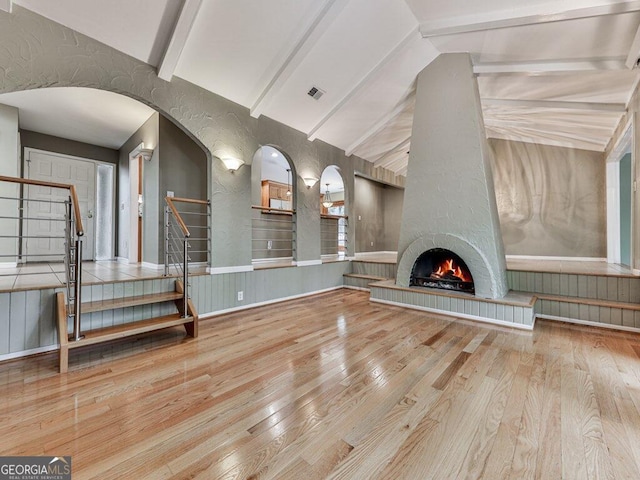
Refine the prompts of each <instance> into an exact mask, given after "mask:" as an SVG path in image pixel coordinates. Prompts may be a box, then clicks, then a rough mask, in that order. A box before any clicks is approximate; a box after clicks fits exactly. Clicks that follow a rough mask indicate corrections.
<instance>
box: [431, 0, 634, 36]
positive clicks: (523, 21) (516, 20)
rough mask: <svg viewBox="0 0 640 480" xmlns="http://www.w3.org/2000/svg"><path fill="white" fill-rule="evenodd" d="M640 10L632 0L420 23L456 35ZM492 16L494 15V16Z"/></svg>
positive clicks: (436, 31)
mask: <svg viewBox="0 0 640 480" xmlns="http://www.w3.org/2000/svg"><path fill="white" fill-rule="evenodd" d="M639 10H640V0H631V1H627V2H619V3H613V4H607V5H596V6H592V7H584V8H575V9H571V10H565V11H562V12H557V13H548V14H535V15H522V16H513V15H509V13H508V12H504V11H503V12H495V13H493V14H490V15H488V16H487V17H486V18H487V20H486V21H483V22H474V23H460V24H457V25H451V21H448V22H447V23H448V25H445V24H444V22H443V23H442V24H440V25H438V24H436V23H424V24H422V25H421V26H420V33H421V34H422V36H423V37H424V38H429V37H439V36H443V35H456V34H462V33H471V32H482V31H486V30H497V29H500V28H511V27H523V26H526V25H539V24H542V23H554V22H565V21H568V20H579V19H582V18H592V17H601V16H605V15H619V14H623V13H630V12H637V11H639ZM491 17H492V18H491Z"/></svg>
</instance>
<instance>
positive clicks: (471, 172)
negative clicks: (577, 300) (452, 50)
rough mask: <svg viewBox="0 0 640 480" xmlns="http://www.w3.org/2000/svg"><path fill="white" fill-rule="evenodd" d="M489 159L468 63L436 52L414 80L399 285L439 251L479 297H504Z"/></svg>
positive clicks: (501, 252) (464, 58)
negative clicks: (454, 261)
mask: <svg viewBox="0 0 640 480" xmlns="http://www.w3.org/2000/svg"><path fill="white" fill-rule="evenodd" d="M491 155H492V152H491V149H490V148H489V145H488V144H487V139H486V135H485V131H484V124H483V120H482V110H481V106H480V94H479V92H478V85H477V81H476V78H475V76H474V74H473V68H472V65H471V58H470V57H469V55H468V54H466V53H456V54H441V55H440V56H439V57H438V58H436V59H435V60H434V61H433V62H432V63H431V64H429V65H428V66H427V67H426V68H425V69H424V70H422V72H420V74H419V75H418V85H417V94H416V108H415V114H414V119H413V129H412V133H411V153H410V154H409V166H408V171H407V185H406V189H405V195H406V198H407V199H410V201H407V202H404V208H403V212H402V229H401V231H400V241H399V246H398V258H399V262H398V278H397V282H398V284H399V285H401V286H407V285H408V284H409V277H410V274H411V269H412V268H413V264H414V262H415V260H416V259H417V257H418V256H419V255H421V254H422V253H423V252H425V251H427V250H429V249H431V248H437V247H440V248H446V249H449V250H452V251H454V252H455V253H457V254H458V255H460V256H461V257H462V258H463V260H464V261H465V263H466V264H467V266H468V267H469V269H470V270H471V274H472V275H473V280H474V284H475V291H476V295H478V296H481V297H489V298H501V297H503V296H504V295H505V294H506V293H507V291H508V287H507V280H506V262H505V258H504V248H503V245H502V237H501V235H500V223H499V218H498V210H497V208H496V198H495V193H494V183H493V178H492V176H491Z"/></svg>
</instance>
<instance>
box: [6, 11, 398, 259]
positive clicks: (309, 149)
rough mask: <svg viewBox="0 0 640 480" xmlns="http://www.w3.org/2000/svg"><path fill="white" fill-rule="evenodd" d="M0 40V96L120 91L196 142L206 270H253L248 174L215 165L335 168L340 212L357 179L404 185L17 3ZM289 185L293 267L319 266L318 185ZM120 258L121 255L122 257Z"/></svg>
mask: <svg viewBox="0 0 640 480" xmlns="http://www.w3.org/2000/svg"><path fill="white" fill-rule="evenodd" d="M0 42H2V44H3V45H4V46H5V48H4V50H3V51H2V53H1V54H0V65H2V67H3V69H2V70H0V92H2V93H4V92H12V91H18V90H24V89H26V88H44V87H65V86H75V87H88V88H99V89H104V90H109V91H113V92H116V93H121V94H124V95H127V96H129V97H132V98H135V99H137V100H140V101H141V102H143V103H145V104H147V105H150V106H151V107H153V108H155V109H156V110H158V111H159V112H161V113H163V114H165V115H166V116H167V117H168V118H171V119H172V121H174V122H175V123H176V125H178V126H179V127H180V128H181V129H183V130H184V131H185V132H186V133H187V134H188V135H189V136H191V137H192V138H194V139H195V140H196V141H198V142H199V143H200V144H202V146H203V147H204V148H205V150H206V152H207V155H208V157H209V156H210V158H211V159H212V161H211V163H210V165H209V168H210V174H209V180H210V185H209V189H210V191H209V195H208V197H209V198H210V199H211V202H212V224H213V225H216V228H214V229H213V233H212V236H213V237H212V244H213V245H214V249H213V258H212V266H213V267H228V266H244V265H250V264H251V208H250V207H251V168H248V167H242V168H241V169H240V170H239V171H238V172H236V173H235V174H231V173H229V172H228V171H226V170H225V169H224V166H223V165H222V162H220V161H219V160H218V159H217V158H216V157H221V156H225V155H232V156H239V157H240V158H242V159H244V160H245V161H246V162H247V164H248V165H249V164H250V163H251V160H252V156H253V153H254V152H255V151H256V150H257V149H258V147H259V146H260V145H266V144H273V145H276V146H277V147H278V148H279V149H280V150H281V151H283V152H285V153H286V154H288V156H289V157H290V158H291V159H292V161H293V163H294V167H295V170H296V174H297V175H299V176H300V177H306V176H314V177H316V178H320V175H321V173H322V171H323V170H324V168H326V167H327V166H329V165H336V166H338V167H339V168H340V170H341V172H342V173H343V176H344V178H345V179H346V182H347V184H346V185H345V188H346V190H347V195H348V198H347V204H352V201H353V174H354V172H356V171H358V172H361V173H363V174H365V175H366V176H368V177H370V178H374V179H376V180H380V181H383V182H386V183H390V184H395V185H399V186H403V184H404V178H403V177H398V176H395V175H394V174H393V173H392V172H389V171H388V170H384V169H382V168H375V167H374V166H373V164H371V163H369V162H365V161H364V160H362V159H361V158H358V157H354V156H352V157H349V158H347V157H346V156H345V155H344V152H343V151H342V150H340V149H338V148H335V147H333V146H330V145H328V144H326V143H323V142H321V141H318V140H315V141H314V142H309V141H308V140H307V137H306V135H305V134H304V133H302V132H298V131H296V130H293V129H292V128H290V127H287V126H285V125H282V124H280V123H278V122H276V121H274V120H271V119H268V118H265V117H264V116H263V117H260V118H259V119H255V118H252V117H251V116H250V115H249V111H248V109H246V108H244V107H242V106H240V105H237V104H235V103H233V102H231V101H229V100H226V99H224V98H221V97H219V96H217V95H215V94H212V93H210V92H208V91H206V90H204V89H201V88H199V87H197V86H196V85H193V84H191V83H189V82H186V81H184V80H182V79H180V78H176V77H174V79H173V80H172V81H171V82H165V81H163V80H160V79H159V78H158V77H157V74H156V69H155V67H152V66H150V65H147V64H144V63H142V62H140V61H138V60H136V59H134V58H132V57H129V56H127V55H125V54H123V53H121V52H118V51H115V50H114V49H112V48H110V47H108V46H106V45H103V44H101V43H99V42H97V41H95V40H93V39H90V38H88V37H86V36H84V35H82V34H79V33H77V32H75V31H73V30H71V29H68V28H66V27H64V26H61V25H59V24H56V23H55V22H52V21H50V20H48V19H45V18H43V17H40V16H38V15H36V14H34V13H32V12H30V11H28V10H26V9H24V8H21V7H20V6H18V5H16V6H15V8H14V9H13V13H12V14H6V13H4V12H0ZM6 72H11V75H7V74H6ZM120 178H121V179H122V173H121V177H120ZM293 183H294V186H295V188H296V191H297V192H296V193H297V200H296V209H297V212H298V215H297V218H296V233H297V260H303V261H304V260H316V259H319V258H320V222H319V221H318V218H319V210H320V207H319V204H318V197H319V195H320V185H319V183H318V184H316V185H315V186H314V187H313V188H311V189H307V188H306V187H305V186H304V183H303V182H301V181H300V182H298V181H296V179H294V182H293ZM119 201H120V202H122V197H121V198H120V199H119ZM350 228H355V227H350ZM350 237H351V238H353V235H352V232H350ZM119 247H123V246H122V245H119ZM352 253H353V252H350V254H352ZM119 255H120V256H124V252H123V251H121V250H120V249H119Z"/></svg>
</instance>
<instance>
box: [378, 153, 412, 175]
mask: <svg viewBox="0 0 640 480" xmlns="http://www.w3.org/2000/svg"><path fill="white" fill-rule="evenodd" d="M407 163H409V155H407V154H403V153H402V152H397V153H396V154H394V156H393V158H392V159H390V160H389V162H387V163H386V164H385V165H380V166H381V167H382V168H385V169H387V170H393V171H397V170H398V169H400V168H402V167H403V166H405V165H406V164H407Z"/></svg>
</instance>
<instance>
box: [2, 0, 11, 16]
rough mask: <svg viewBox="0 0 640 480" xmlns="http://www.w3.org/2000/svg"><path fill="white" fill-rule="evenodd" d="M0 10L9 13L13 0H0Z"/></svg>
mask: <svg viewBox="0 0 640 480" xmlns="http://www.w3.org/2000/svg"><path fill="white" fill-rule="evenodd" d="M0 10H4V11H5V12H7V13H11V12H12V11H13V0H0Z"/></svg>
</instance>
